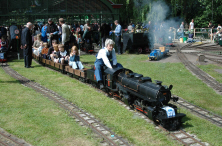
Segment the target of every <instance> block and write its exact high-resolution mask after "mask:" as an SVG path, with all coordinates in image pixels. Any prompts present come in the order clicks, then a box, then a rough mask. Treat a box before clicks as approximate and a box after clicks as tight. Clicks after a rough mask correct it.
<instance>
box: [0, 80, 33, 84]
mask: <svg viewBox="0 0 222 146" xmlns="http://www.w3.org/2000/svg"><path fill="white" fill-rule="evenodd" d="M29 82H35V80H29V81H23V80H15V81H0V84H3V83H19V84H21V83H23V84H24V83H29Z"/></svg>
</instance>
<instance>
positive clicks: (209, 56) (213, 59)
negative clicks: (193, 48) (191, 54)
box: [201, 51, 222, 64]
mask: <svg viewBox="0 0 222 146" xmlns="http://www.w3.org/2000/svg"><path fill="white" fill-rule="evenodd" d="M201 54H204V55H205V58H207V59H208V60H211V61H213V62H216V63H218V64H222V55H217V54H212V53H208V52H202V53H201ZM220 54H222V51H221V52H220ZM206 55H207V56H206ZM213 57H215V58H213ZM218 57H220V58H218Z"/></svg>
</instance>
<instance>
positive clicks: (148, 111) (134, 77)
mask: <svg viewBox="0 0 222 146" xmlns="http://www.w3.org/2000/svg"><path fill="white" fill-rule="evenodd" d="M33 57H34V58H35V59H36V60H38V61H39V62H41V63H43V64H44V65H49V66H51V67H55V68H57V69H59V70H61V71H62V72H63V73H68V74H69V75H70V76H72V77H76V78H78V79H79V80H80V81H83V82H87V83H91V84H92V85H93V86H94V87H99V85H98V84H97V81H96V76H95V74H94V72H95V67H92V68H91V69H83V70H79V69H72V68H71V67H70V66H68V65H64V64H59V63H54V62H53V61H50V60H46V59H43V58H41V57H37V56H35V55H34V54H33ZM102 72H103V84H104V86H105V91H106V92H107V93H109V94H110V95H113V96H115V97H118V98H119V99H120V100H122V101H124V103H125V104H127V105H128V106H130V107H131V108H135V109H137V110H139V111H140V112H142V113H144V114H145V115H146V116H148V117H149V118H150V119H151V120H153V121H154V122H155V123H157V124H160V125H162V126H163V127H165V128H167V129H168V130H176V129H179V128H180V126H181V124H182V122H181V120H182V118H183V117H184V116H186V115H185V114H183V113H178V111H177V107H176V106H175V105H172V104H170V103H169V101H170V100H172V101H174V102H176V101H177V100H178V98H175V97H171V91H170V90H171V89H172V88H173V86H172V85H170V86H169V87H167V86H163V85H162V82H161V81H156V83H152V80H151V78H150V77H143V75H141V74H137V73H134V72H133V71H131V70H129V69H126V68H114V69H110V68H107V67H105V66H104V67H103V70H102Z"/></svg>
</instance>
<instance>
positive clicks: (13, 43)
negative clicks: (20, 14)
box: [8, 23, 18, 51]
mask: <svg viewBox="0 0 222 146" xmlns="http://www.w3.org/2000/svg"><path fill="white" fill-rule="evenodd" d="M16 29H18V27H17V26H16V23H12V25H11V26H10V28H9V31H10V43H9V46H8V50H9V49H10V48H11V47H12V50H13V51H16V38H15V37H16V34H15V30H16Z"/></svg>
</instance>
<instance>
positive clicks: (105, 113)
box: [10, 55, 222, 145]
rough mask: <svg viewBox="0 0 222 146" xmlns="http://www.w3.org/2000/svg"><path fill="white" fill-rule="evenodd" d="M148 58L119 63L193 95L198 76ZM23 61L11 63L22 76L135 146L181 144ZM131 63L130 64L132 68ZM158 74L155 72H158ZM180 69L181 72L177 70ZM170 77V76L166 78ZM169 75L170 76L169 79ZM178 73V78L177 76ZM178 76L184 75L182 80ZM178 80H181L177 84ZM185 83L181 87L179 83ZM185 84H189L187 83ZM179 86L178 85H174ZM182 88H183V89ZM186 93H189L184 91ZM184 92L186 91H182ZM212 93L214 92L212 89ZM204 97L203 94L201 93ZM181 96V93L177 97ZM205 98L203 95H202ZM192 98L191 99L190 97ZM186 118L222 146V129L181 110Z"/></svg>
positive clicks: (200, 133) (107, 101)
mask: <svg viewBox="0 0 222 146" xmlns="http://www.w3.org/2000/svg"><path fill="white" fill-rule="evenodd" d="M94 59H95V57H94V56H92V55H85V56H81V60H82V61H84V62H90V63H93V62H94ZM146 59H147V56H145V55H122V56H118V60H119V62H120V63H122V64H123V65H124V66H125V67H126V68H130V69H132V70H133V71H136V70H137V71H138V73H142V74H144V75H145V76H150V77H152V79H153V80H154V79H159V80H162V81H164V84H170V83H171V84H173V85H174V86H175V88H174V89H173V91H174V94H176V93H179V94H180V95H179V96H181V97H184V96H182V95H186V96H188V97H189V94H184V93H186V91H189V92H193V93H191V95H192V94H196V93H195V91H193V89H192V88H187V87H186V86H187V85H189V86H195V87H196V85H193V83H191V81H190V80H194V81H195V83H196V82H197V83H201V81H199V80H198V79H196V77H194V76H192V75H191V74H190V73H189V72H188V71H186V69H185V68H184V67H183V65H181V64H180V63H177V64H161V63H147V62H143V61H145V60H146ZM23 64H24V63H23V60H20V61H17V60H15V61H14V62H10V65H11V67H12V68H13V69H15V70H16V71H18V72H19V73H20V74H22V75H23V76H25V77H27V78H29V79H30V80H35V81H36V82H38V83H40V84H41V85H43V86H45V87H47V88H49V89H51V90H54V91H56V92H57V93H59V94H60V95H62V96H63V97H65V98H66V99H68V100H69V101H71V102H73V103H75V104H77V105H78V106H79V107H81V108H83V109H86V110H87V111H88V112H90V113H92V114H93V115H94V116H96V117H98V118H99V119H100V120H102V121H103V122H104V123H105V124H107V126H108V127H111V128H112V129H113V130H114V131H115V132H116V133H117V134H120V135H122V136H124V137H126V138H127V139H129V140H130V141H131V142H132V143H133V144H135V145H178V144H177V143H176V142H175V141H172V140H170V139H168V138H167V137H166V136H165V135H164V134H163V133H162V132H160V131H157V130H156V129H155V128H154V127H153V125H152V124H148V123H146V122H145V121H144V120H143V119H140V118H138V117H136V116H135V115H134V113H132V112H130V111H128V110H126V109H125V108H124V107H122V106H120V105H119V104H117V103H116V101H114V100H111V99H109V98H107V97H106V96H104V95H103V94H101V93H98V92H97V91H96V90H95V89H94V88H91V87H89V86H88V85H86V84H84V83H81V82H79V81H77V80H74V79H71V78H69V77H67V76H63V75H61V74H60V73H57V72H53V71H51V70H48V69H46V68H44V67H42V66H41V65H38V64H36V63H34V62H33V66H34V68H31V69H26V68H24V67H23ZM130 64H131V65H130ZM154 69H155V70H158V71H155V70H154ZM178 69H179V71H178ZM167 74H168V75H167ZM169 74H170V76H169ZM177 74H178V75H177ZM179 75H181V76H183V77H184V78H181V77H180V76H179ZM176 80H179V81H178V82H177V81H176ZM181 81H182V83H184V84H181V83H180V82H181ZM185 83H186V84H185ZM175 84H176V85H175ZM177 86H179V87H180V88H182V87H183V89H180V88H179V87H177ZM197 87H198V88H199V90H201V87H202V88H204V90H208V91H209V88H208V87H207V86H206V85H205V84H204V83H202V84H201V86H200V87H199V86H197ZM184 90H186V91H184ZM181 91H183V92H181ZM210 92H211V93H213V91H211V90H210ZM201 94H202V93H201ZM177 95H178V94H177ZM203 95H204V94H203ZM189 98H192V96H191V97H189ZM182 112H184V113H185V114H187V117H186V118H185V119H184V122H185V124H184V125H185V126H184V127H185V130H188V131H190V132H191V133H194V134H196V135H197V136H198V137H199V138H201V139H202V140H204V141H207V142H209V143H210V144H213V145H220V144H221V142H222V138H221V137H219V136H218V135H219V134H218V133H221V132H222V129H221V128H218V127H216V126H215V125H213V124H211V123H210V122H208V121H206V120H203V119H201V118H198V117H196V116H194V115H192V114H191V113H190V112H188V111H186V110H182Z"/></svg>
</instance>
